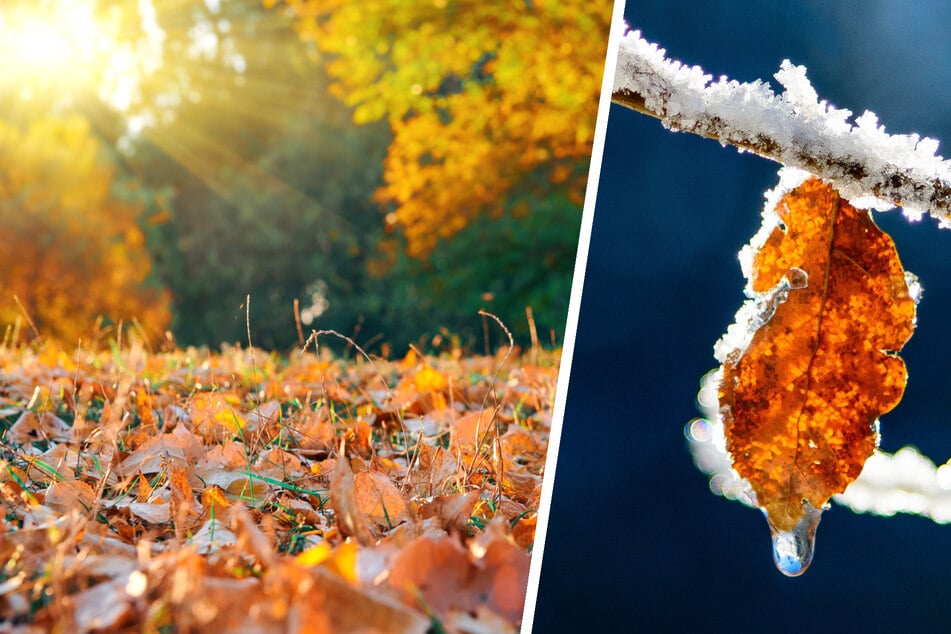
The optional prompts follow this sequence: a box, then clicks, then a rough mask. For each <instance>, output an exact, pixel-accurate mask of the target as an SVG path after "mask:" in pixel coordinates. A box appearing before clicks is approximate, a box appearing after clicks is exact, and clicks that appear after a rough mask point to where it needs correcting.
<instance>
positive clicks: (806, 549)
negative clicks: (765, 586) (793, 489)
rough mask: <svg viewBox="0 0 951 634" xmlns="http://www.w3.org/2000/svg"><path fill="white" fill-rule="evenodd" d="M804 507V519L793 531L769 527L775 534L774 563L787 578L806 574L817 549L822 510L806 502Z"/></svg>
mask: <svg viewBox="0 0 951 634" xmlns="http://www.w3.org/2000/svg"><path fill="white" fill-rule="evenodd" d="M802 506H803V511H804V514H803V516H802V519H801V520H799V523H798V524H796V526H794V527H793V529H792V530H789V531H782V530H777V529H775V528H773V526H772V525H771V526H770V527H769V528H770V531H772V533H773V561H774V562H776V567H777V568H778V569H779V572H781V573H783V574H784V575H786V576H787V577H798V576H799V575H801V574H802V573H804V572H806V570H807V569H808V568H809V564H811V563H812V553H813V551H814V550H815V547H816V528H817V527H818V526H819V520H820V519H821V518H822V509H817V508H814V507H813V506H812V505H811V504H809V502H807V501H805V500H803V502H802Z"/></svg>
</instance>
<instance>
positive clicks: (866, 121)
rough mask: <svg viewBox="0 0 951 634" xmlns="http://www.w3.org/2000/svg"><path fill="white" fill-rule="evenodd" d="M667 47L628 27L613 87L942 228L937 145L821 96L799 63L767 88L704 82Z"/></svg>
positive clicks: (950, 171)
mask: <svg viewBox="0 0 951 634" xmlns="http://www.w3.org/2000/svg"><path fill="white" fill-rule="evenodd" d="M665 53H666V51H664V49H661V48H659V47H658V46H657V45H656V44H652V43H650V42H648V41H647V40H645V39H644V38H642V37H641V33H640V31H629V32H628V33H627V34H626V35H625V37H624V38H623V39H622V40H621V44H620V49H619V54H618V62H617V70H616V72H615V77H614V91H613V92H614V94H615V95H617V94H619V93H621V94H623V93H625V92H626V93H630V94H631V95H635V96H637V97H640V98H641V99H643V102H644V106H645V108H646V109H647V110H649V111H650V112H651V113H653V114H654V115H656V116H657V117H658V118H659V119H660V120H661V121H662V123H663V124H664V126H666V127H667V128H669V129H671V130H681V131H685V132H693V133H695V134H699V135H701V136H706V137H710V138H713V139H716V140H718V141H720V143H721V144H723V145H734V146H736V147H738V148H740V149H742V150H748V151H752V152H755V153H757V154H760V155H762V156H765V157H767V158H771V159H773V160H775V161H778V162H779V163H782V164H783V165H785V166H788V167H794V168H799V169H802V170H805V171H807V172H809V173H811V174H815V175H816V176H818V177H820V178H822V179H823V180H825V181H826V182H828V183H830V184H831V185H833V186H834V187H835V188H836V189H837V190H838V191H839V193H840V194H841V195H842V196H843V197H845V198H846V199H848V200H851V201H856V202H858V203H859V204H860V205H861V206H864V207H873V208H877V209H888V208H891V207H893V206H894V205H895V204H900V205H901V206H902V208H903V209H904V212H905V214H906V215H908V216H909V218H911V219H917V218H920V216H921V214H922V213H923V212H926V211H927V212H928V213H931V214H932V215H933V216H935V217H936V218H938V219H939V221H941V224H942V226H945V225H951V161H947V160H945V159H943V158H942V157H940V156H938V155H937V150H938V142H937V141H936V140H934V139H929V138H921V137H920V136H918V135H917V134H888V133H887V132H886V131H885V128H884V127H883V126H881V125H880V124H879V121H878V117H877V116H876V115H875V114H873V113H871V112H868V111H866V112H864V113H862V114H861V115H860V116H859V117H858V118H856V119H855V120H854V123H849V119H850V118H852V114H853V113H852V112H851V111H849V110H845V109H838V108H836V107H835V106H833V105H831V104H829V103H827V102H826V101H820V100H819V96H818V94H817V93H816V91H815V89H814V88H813V86H812V84H811V83H810V82H809V79H808V77H807V76H806V68H805V67H803V66H796V65H794V64H792V63H790V62H789V61H788V60H785V61H783V62H782V64H781V66H780V69H779V71H778V72H777V73H776V74H775V78H776V80H777V81H778V82H779V83H780V85H782V86H783V88H784V89H785V90H784V92H782V93H781V94H779V95H776V94H775V93H774V92H773V90H772V88H770V86H769V85H768V84H766V83H764V82H762V81H759V80H757V81H754V82H751V83H740V82H737V81H734V80H730V79H728V78H726V77H721V78H720V79H718V80H717V81H713V78H712V76H711V75H708V74H706V73H705V72H704V71H703V69H702V68H700V67H699V66H687V65H685V64H682V63H681V62H678V61H676V60H671V59H668V58H667V57H666V55H665Z"/></svg>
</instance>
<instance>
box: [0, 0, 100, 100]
mask: <svg viewBox="0 0 951 634" xmlns="http://www.w3.org/2000/svg"><path fill="white" fill-rule="evenodd" d="M116 49H117V46H116V42H115V40H114V38H113V37H112V34H110V33H109V29H107V28H106V26H105V24H104V22H103V20H101V19H99V18H97V16H96V13H95V3H93V2H90V1H88V0H60V1H59V2H55V3H51V2H39V3H31V4H30V6H24V5H22V4H18V5H15V6H14V7H13V8H3V9H0V59H2V60H3V62H4V67H5V72H4V77H5V81H7V82H10V83H11V84H12V83H13V82H16V83H17V84H18V85H19V86H20V90H19V92H20V95H21V97H23V98H25V99H31V98H33V97H34V96H35V95H37V94H38V93H40V92H49V91H54V90H55V91H59V92H60V93H64V92H67V91H72V90H75V89H77V88H79V87H88V88H94V87H95V86H94V84H95V82H97V81H98V75H99V73H100V72H101V70H102V69H103V68H104V67H105V66H106V65H107V64H108V63H109V57H110V56H111V55H113V54H114V53H115V52H116Z"/></svg>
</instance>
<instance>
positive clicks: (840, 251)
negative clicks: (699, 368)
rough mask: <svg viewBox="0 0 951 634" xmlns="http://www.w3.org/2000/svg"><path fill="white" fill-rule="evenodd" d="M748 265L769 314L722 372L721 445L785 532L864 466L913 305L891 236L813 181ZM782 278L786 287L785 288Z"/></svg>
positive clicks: (900, 367) (901, 378)
mask: <svg viewBox="0 0 951 634" xmlns="http://www.w3.org/2000/svg"><path fill="white" fill-rule="evenodd" d="M776 213H777V214H778V216H779V218H780V221H781V223H782V225H781V226H777V227H776V228H775V229H773V231H772V233H771V234H770V235H769V237H768V238H767V240H766V242H765V244H764V245H763V247H762V248H761V249H760V250H759V252H758V253H756V256H755V260H754V262H753V277H752V279H751V280H750V281H751V285H752V289H753V290H754V291H755V292H757V293H767V292H769V293H774V295H773V296H772V297H770V299H769V301H767V305H768V309H767V310H771V309H774V310H775V312H774V313H773V314H772V316H771V317H769V316H768V315H764V316H763V317H764V318H765V319H766V321H765V323H764V324H763V325H762V326H760V328H759V329H758V330H757V331H756V332H755V334H754V335H753V338H752V341H751V342H750V344H749V346H748V347H747V348H746V349H745V350H742V351H740V350H738V351H736V352H735V353H734V355H733V359H731V360H729V362H727V363H724V365H723V380H722V384H721V387H720V405H721V411H722V412H723V417H724V429H725V432H726V435H727V448H728V449H729V451H730V453H731V454H732V456H733V466H734V468H735V469H736V470H737V472H738V473H739V474H740V475H741V476H743V477H744V478H746V479H747V480H749V482H750V483H751V485H752V487H753V490H754V491H755V492H756V498H757V502H758V504H759V505H760V506H761V507H762V508H763V509H764V510H765V511H766V513H767V516H768V518H769V522H770V525H771V526H772V527H773V528H774V529H775V530H779V531H790V530H792V529H793V528H794V527H795V526H796V525H797V524H798V523H799V522H800V520H801V519H802V517H803V516H804V514H805V512H806V510H805V507H804V501H806V502H808V503H809V504H810V505H811V506H812V507H813V508H815V509H821V508H822V507H823V505H825V504H826V502H828V500H829V498H830V497H831V496H832V495H835V494H836V493H840V492H842V491H843V490H844V489H845V488H846V486H848V485H849V483H851V482H852V481H853V480H854V479H855V478H856V477H858V475H859V473H860V472H861V470H862V466H863V465H864V464H865V461H866V459H867V458H868V457H869V456H870V455H871V454H872V452H873V451H874V450H875V448H876V447H877V444H878V433H877V424H876V420H877V418H878V416H879V415H881V414H883V413H885V412H888V411H889V410H891V409H892V408H893V407H895V405H897V404H898V402H899V400H901V397H902V393H903V391H904V387H905V379H906V373H905V364H904V362H903V361H902V359H901V358H900V357H898V355H897V353H898V351H899V350H901V348H902V346H904V344H905V342H906V341H908V339H909V338H910V337H911V335H912V332H913V330H914V327H915V301H914V300H913V299H912V298H911V297H910V295H909V290H908V283H907V282H906V279H905V272H904V270H903V269H902V266H901V262H899V260H898V254H897V252H896V250H895V245H894V243H893V242H892V240H891V238H890V237H889V236H888V235H887V234H885V233H884V232H882V231H881V230H880V229H878V227H876V226H875V224H874V222H873V221H872V219H871V217H870V215H869V213H868V212H867V211H862V210H857V209H855V208H854V207H852V206H851V205H849V203H848V202H846V201H844V200H842V199H841V198H839V195H838V194H837V193H836V191H835V190H834V189H832V188H831V187H829V186H828V185H825V184H823V183H822V182H821V181H820V180H818V179H814V178H813V179H811V180H808V181H806V182H805V183H803V184H802V185H800V186H799V187H798V188H796V189H795V190H793V191H791V192H789V193H787V194H786V195H785V196H784V197H783V198H782V200H781V201H780V202H779V204H778V205H777V208H776ZM784 280H785V281H784Z"/></svg>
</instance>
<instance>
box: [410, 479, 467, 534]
mask: <svg viewBox="0 0 951 634" xmlns="http://www.w3.org/2000/svg"><path fill="white" fill-rule="evenodd" d="M480 495H482V491H480V490H478V489H475V490H473V491H469V492H468V493H455V494H453V495H441V496H439V497H437V498H436V499H434V500H433V501H432V502H428V503H426V504H424V505H423V507H422V508H421V509H420V510H419V516H420V517H421V518H423V519H426V518H429V517H435V518H437V519H438V520H439V522H440V524H442V526H443V528H444V529H445V530H447V531H448V530H454V531H458V532H460V533H463V534H466V533H468V532H469V518H470V517H471V516H472V510H473V509H474V508H475V505H476V502H478V501H479V496H480Z"/></svg>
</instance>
